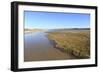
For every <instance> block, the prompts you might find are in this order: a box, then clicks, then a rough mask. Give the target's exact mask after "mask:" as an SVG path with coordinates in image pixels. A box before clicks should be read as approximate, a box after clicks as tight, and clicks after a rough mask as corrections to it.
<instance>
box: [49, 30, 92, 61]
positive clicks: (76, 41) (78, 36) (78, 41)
mask: <svg viewBox="0 0 100 73" xmlns="http://www.w3.org/2000/svg"><path fill="white" fill-rule="evenodd" d="M47 37H48V38H49V39H50V40H54V41H55V42H56V43H57V44H56V45H53V46H54V47H56V48H58V49H61V50H63V51H64V52H66V53H70V54H71V55H74V56H75V57H76V58H80V59H81V58H89V57H90V31H89V30H82V31H81V30H78V31H74V30H72V31H71V30H70V31H67V30H66V31H63V32H60V31H59V32H48V35H47Z"/></svg>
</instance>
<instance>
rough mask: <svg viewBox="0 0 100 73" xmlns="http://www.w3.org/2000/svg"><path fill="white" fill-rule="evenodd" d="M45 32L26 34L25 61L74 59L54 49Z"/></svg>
mask: <svg viewBox="0 0 100 73" xmlns="http://www.w3.org/2000/svg"><path fill="white" fill-rule="evenodd" d="M46 35H47V34H46V33H44V32H33V33H25V35H24V61H44V60H64V59H70V58H72V57H71V56H70V55H69V54H66V53H63V52H61V51H60V50H58V49H56V48H54V47H53V45H52V44H51V43H50V40H49V39H48V38H47V37H46Z"/></svg>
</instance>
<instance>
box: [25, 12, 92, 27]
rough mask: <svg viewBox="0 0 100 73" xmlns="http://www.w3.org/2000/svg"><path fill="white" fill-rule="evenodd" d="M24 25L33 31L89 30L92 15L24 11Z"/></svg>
mask: <svg viewBox="0 0 100 73" xmlns="http://www.w3.org/2000/svg"><path fill="white" fill-rule="evenodd" d="M24 25H25V26H24V27H25V28H33V29H57V28H89V27H90V14H83V13H61V12H34V11H24Z"/></svg>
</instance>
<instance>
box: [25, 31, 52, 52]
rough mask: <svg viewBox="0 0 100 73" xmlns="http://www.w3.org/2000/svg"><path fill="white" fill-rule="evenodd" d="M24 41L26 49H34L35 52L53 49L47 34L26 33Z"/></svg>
mask: <svg viewBox="0 0 100 73" xmlns="http://www.w3.org/2000/svg"><path fill="white" fill-rule="evenodd" d="M24 39H25V40H24V45H25V49H28V50H29V49H30V50H32V49H33V50H35V51H46V49H47V48H50V47H52V46H51V44H50V42H49V40H48V39H47V37H46V36H45V33H43V32H35V33H26V34H25V38H24ZM38 49H39V50H38ZM40 49H42V50H40Z"/></svg>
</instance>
